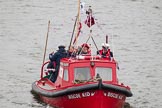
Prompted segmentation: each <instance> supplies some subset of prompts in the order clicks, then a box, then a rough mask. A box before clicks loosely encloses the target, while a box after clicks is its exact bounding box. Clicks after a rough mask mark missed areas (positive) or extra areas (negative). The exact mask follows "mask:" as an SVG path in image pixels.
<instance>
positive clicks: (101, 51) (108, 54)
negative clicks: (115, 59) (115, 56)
mask: <svg viewBox="0 0 162 108" xmlns="http://www.w3.org/2000/svg"><path fill="white" fill-rule="evenodd" d="M99 55H103V56H106V57H110V49H108V51H107V52H106V53H105V54H104V53H103V50H99Z"/></svg>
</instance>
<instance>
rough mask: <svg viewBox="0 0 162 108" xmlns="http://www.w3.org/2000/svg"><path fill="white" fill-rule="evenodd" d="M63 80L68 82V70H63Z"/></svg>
mask: <svg viewBox="0 0 162 108" xmlns="http://www.w3.org/2000/svg"><path fill="white" fill-rule="evenodd" d="M64 80H65V81H68V80H69V75H68V69H65V70H64Z"/></svg>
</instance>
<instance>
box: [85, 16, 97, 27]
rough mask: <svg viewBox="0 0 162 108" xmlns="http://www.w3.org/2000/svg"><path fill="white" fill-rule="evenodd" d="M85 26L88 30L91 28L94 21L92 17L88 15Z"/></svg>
mask: <svg viewBox="0 0 162 108" xmlns="http://www.w3.org/2000/svg"><path fill="white" fill-rule="evenodd" d="M85 24H86V25H87V26H88V27H89V28H90V27H91V26H93V25H94V24H95V20H94V18H93V17H92V15H88V16H87V19H86V20H85Z"/></svg>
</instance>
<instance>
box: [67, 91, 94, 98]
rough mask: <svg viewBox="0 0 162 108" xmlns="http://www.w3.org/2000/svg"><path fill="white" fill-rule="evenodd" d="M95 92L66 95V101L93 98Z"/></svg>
mask: <svg viewBox="0 0 162 108" xmlns="http://www.w3.org/2000/svg"><path fill="white" fill-rule="evenodd" d="M94 95H95V92H83V93H76V94H70V95H68V99H77V98H84V97H90V96H94Z"/></svg>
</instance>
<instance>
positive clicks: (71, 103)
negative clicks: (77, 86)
mask: <svg viewBox="0 0 162 108" xmlns="http://www.w3.org/2000/svg"><path fill="white" fill-rule="evenodd" d="M40 98H41V99H42V100H43V101H44V102H45V103H48V104H49V105H51V106H54V107H56V108H123V106H124V103H125V96H124V95H122V94H118V93H114V92H111V91H103V90H92V91H85V92H81V93H72V94H69V95H66V96H61V97H55V98H52V97H45V96H42V95H40Z"/></svg>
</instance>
